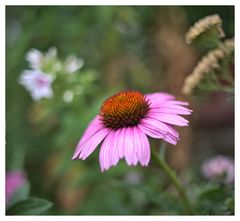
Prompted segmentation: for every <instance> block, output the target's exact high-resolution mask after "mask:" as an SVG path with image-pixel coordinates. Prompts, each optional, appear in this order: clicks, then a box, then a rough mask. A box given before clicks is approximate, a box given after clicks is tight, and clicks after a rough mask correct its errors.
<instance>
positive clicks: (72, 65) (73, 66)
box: [65, 55, 84, 73]
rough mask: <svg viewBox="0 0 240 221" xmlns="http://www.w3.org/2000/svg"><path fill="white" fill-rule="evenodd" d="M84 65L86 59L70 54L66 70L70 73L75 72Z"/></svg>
mask: <svg viewBox="0 0 240 221" xmlns="http://www.w3.org/2000/svg"><path fill="white" fill-rule="evenodd" d="M83 65H84V60H83V59H81V58H77V57H76V56H75V55H69V56H68V57H67V59H66V66H65V70H66V72H68V73H74V72H76V71H78V70H79V69H80V68H82V67H83Z"/></svg>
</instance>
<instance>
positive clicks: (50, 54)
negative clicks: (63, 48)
mask: <svg viewBox="0 0 240 221" xmlns="http://www.w3.org/2000/svg"><path fill="white" fill-rule="evenodd" d="M56 57H57V48H56V47H51V48H49V49H48V51H47V52H46V54H45V58H46V59H55V58H56Z"/></svg>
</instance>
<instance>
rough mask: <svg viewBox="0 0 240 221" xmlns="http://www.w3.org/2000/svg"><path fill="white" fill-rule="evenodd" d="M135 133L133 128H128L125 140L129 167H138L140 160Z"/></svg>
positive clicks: (125, 153)
mask: <svg viewBox="0 0 240 221" xmlns="http://www.w3.org/2000/svg"><path fill="white" fill-rule="evenodd" d="M134 139H135V138H134V133H133V128H131V127H127V128H126V133H125V138H124V156H125V159H126V161H127V164H128V165H129V166H131V165H137V162H138V159H137V155H136V151H135V145H134Z"/></svg>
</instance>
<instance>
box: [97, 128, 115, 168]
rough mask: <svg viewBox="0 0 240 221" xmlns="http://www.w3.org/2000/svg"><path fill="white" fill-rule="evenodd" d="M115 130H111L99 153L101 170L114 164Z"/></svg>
mask: <svg viewBox="0 0 240 221" xmlns="http://www.w3.org/2000/svg"><path fill="white" fill-rule="evenodd" d="M114 135H115V134H114V131H110V132H109V134H108V135H107V137H106V138H105V139H104V141H103V144H102V146H101V149H100V153H99V162H100V166H101V171H104V170H107V169H109V168H110V167H111V166H113V165H114V164H113V160H112V156H113V155H114V152H115V148H113V146H114Z"/></svg>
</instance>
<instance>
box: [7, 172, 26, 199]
mask: <svg viewBox="0 0 240 221" xmlns="http://www.w3.org/2000/svg"><path fill="white" fill-rule="evenodd" d="M25 182H26V178H25V175H24V173H23V172H22V171H9V172H7V173H6V180H5V190H6V203H7V204H8V203H9V201H10V200H11V198H12V196H13V195H14V193H15V192H16V190H17V189H19V188H20V187H22V186H23V185H24V183H25Z"/></svg>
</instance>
